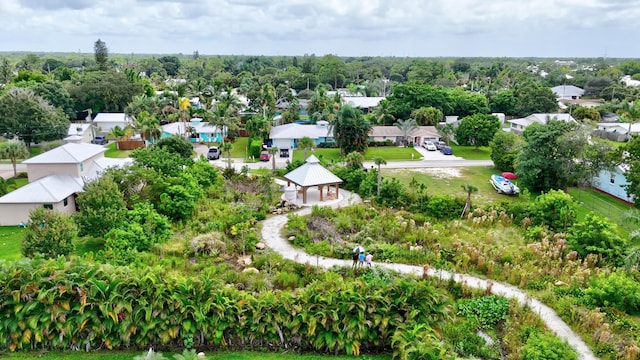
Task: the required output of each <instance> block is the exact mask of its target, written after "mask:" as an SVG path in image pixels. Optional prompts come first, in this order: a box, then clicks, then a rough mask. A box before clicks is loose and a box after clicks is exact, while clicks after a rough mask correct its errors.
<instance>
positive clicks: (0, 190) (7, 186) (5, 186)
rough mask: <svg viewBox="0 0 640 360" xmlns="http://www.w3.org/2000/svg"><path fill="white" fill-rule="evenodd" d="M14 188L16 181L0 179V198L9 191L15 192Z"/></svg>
mask: <svg viewBox="0 0 640 360" xmlns="http://www.w3.org/2000/svg"><path fill="white" fill-rule="evenodd" d="M15 188H16V180H15V179H5V178H3V177H0V196H4V195H5V194H8V193H9V192H10V191H12V190H15Z"/></svg>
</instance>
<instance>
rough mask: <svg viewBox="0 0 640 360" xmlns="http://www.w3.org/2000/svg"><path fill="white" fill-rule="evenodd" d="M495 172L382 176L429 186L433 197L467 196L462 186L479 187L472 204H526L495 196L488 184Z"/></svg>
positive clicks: (398, 172) (396, 171)
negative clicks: (441, 195) (513, 202)
mask: <svg viewBox="0 0 640 360" xmlns="http://www.w3.org/2000/svg"><path fill="white" fill-rule="evenodd" d="M494 173H496V170H495V169H493V168H492V167H483V166H470V167H464V168H424V169H385V168H382V176H383V177H394V178H396V179H398V181H400V182H401V183H402V184H404V185H406V186H410V183H411V181H412V179H415V181H417V182H418V184H424V185H426V186H427V193H428V194H430V195H435V194H447V195H452V196H460V197H466V192H465V191H464V190H463V189H462V186H463V185H467V184H471V185H474V186H475V187H477V188H478V192H477V193H475V194H474V195H472V201H473V202H475V203H478V204H486V203H491V202H497V201H523V198H521V197H519V196H509V195H502V194H498V193H496V191H495V190H494V189H493V186H491V184H489V178H490V177H491V174H494Z"/></svg>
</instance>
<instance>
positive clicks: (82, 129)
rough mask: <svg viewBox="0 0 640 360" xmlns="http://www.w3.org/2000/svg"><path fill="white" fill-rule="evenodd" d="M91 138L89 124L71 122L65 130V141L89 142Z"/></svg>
mask: <svg viewBox="0 0 640 360" xmlns="http://www.w3.org/2000/svg"><path fill="white" fill-rule="evenodd" d="M91 140H93V132H92V131H91V124H86V123H71V124H69V130H68V131H67V137H66V138H64V142H65V143H76V144H80V143H90V142H91Z"/></svg>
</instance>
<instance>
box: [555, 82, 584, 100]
mask: <svg viewBox="0 0 640 360" xmlns="http://www.w3.org/2000/svg"><path fill="white" fill-rule="evenodd" d="M551 91H553V93H554V94H556V98H558V100H566V99H568V100H576V99H580V98H581V97H582V95H584V89H581V88H579V87H577V86H573V85H558V86H554V87H552V88H551Z"/></svg>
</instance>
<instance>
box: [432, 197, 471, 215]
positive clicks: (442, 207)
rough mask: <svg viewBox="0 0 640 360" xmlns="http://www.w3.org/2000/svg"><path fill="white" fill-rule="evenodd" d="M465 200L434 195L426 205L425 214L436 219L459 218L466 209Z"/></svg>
mask: <svg viewBox="0 0 640 360" xmlns="http://www.w3.org/2000/svg"><path fill="white" fill-rule="evenodd" d="M464 205H465V200H464V199H463V198H454V197H451V196H447V195H440V194H438V195H433V196H431V197H430V198H429V201H428V202H427V204H426V205H424V207H425V209H426V211H425V213H426V214H427V215H429V216H432V217H434V218H436V219H455V218H459V217H460V214H462V210H463V209H464Z"/></svg>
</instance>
